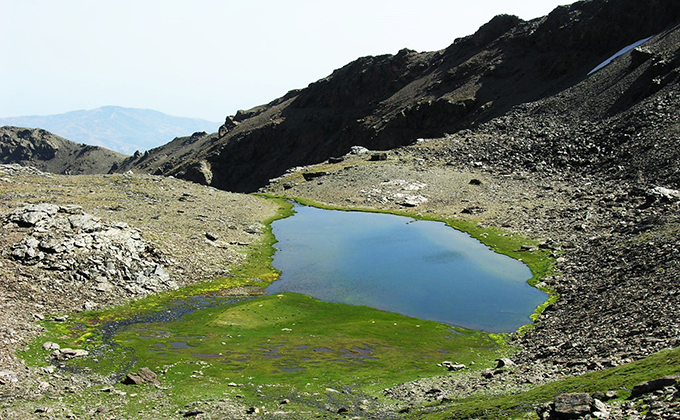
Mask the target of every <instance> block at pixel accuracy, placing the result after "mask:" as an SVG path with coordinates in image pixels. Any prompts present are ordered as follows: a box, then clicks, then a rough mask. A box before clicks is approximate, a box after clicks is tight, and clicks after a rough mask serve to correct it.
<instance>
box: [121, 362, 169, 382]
mask: <svg viewBox="0 0 680 420" xmlns="http://www.w3.org/2000/svg"><path fill="white" fill-rule="evenodd" d="M122 382H123V383H124V384H126V385H144V384H150V385H156V386H160V385H161V381H160V379H158V375H156V374H155V373H154V372H153V371H152V370H151V369H149V368H146V367H144V368H141V369H140V370H139V372H137V373H133V372H130V373H128V374H127V375H126V376H125V379H123V381H122Z"/></svg>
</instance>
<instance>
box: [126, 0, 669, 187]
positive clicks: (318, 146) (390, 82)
mask: <svg viewBox="0 0 680 420" xmlns="http://www.w3.org/2000/svg"><path fill="white" fill-rule="evenodd" d="M679 18H680V12H679V11H678V8H677V4H676V3H675V2H674V1H672V0H654V1H651V2H644V3H641V2H635V1H632V0H621V1H606V0H589V1H581V2H577V3H575V4H573V5H571V6H564V7H559V8H557V9H555V11H553V12H552V13H550V14H549V15H548V16H546V17H544V18H540V19H535V20H532V21H528V22H525V21H522V20H520V19H518V18H516V17H513V16H497V17H496V18H494V19H492V20H491V21H490V22H489V23H487V24H486V25H484V26H482V27H481V28H480V29H479V30H478V31H477V32H476V33H475V34H474V35H471V36H468V37H465V38H462V39H458V40H456V41H455V42H454V43H453V44H452V45H451V46H450V47H448V48H447V49H445V50H442V51H437V52H428V53H416V52H414V51H408V50H402V51H400V52H399V53H398V54H396V55H385V56H379V57H363V58H360V59H358V60H356V61H354V62H352V63H350V64H348V65H347V66H345V67H343V68H341V69H338V70H336V71H335V72H333V74H331V75H330V76H328V77H327V78H325V79H322V80H319V81H317V82H315V83H312V84H310V85H309V86H308V87H307V88H305V89H302V90H297V91H291V92H289V93H288V94H287V95H285V96H284V97H282V98H279V99H277V100H275V101H272V102H271V103H269V104H267V105H263V106H261V107H257V108H254V109H251V110H248V111H239V112H238V113H237V114H236V115H235V116H230V117H227V119H226V121H225V124H224V125H223V126H222V127H221V128H220V131H219V133H215V134H212V135H195V136H191V137H186V138H181V139H176V140H175V141H173V142H171V143H170V144H168V145H166V146H163V147H161V148H157V149H153V150H150V151H149V152H148V153H146V154H144V155H143V156H138V157H136V158H131V159H129V160H128V161H127V162H126V163H125V165H123V166H122V167H121V170H128V169H132V168H134V169H136V170H143V171H147V172H152V173H156V174H171V175H174V176H178V177H182V178H185V179H189V180H192V181H197V182H201V183H204V184H208V185H213V186H216V187H218V188H223V189H228V190H232V191H253V190H255V189H257V188H258V187H260V186H262V185H264V184H265V183H266V182H267V180H268V179H270V178H274V177H276V176H279V175H281V174H282V173H283V172H284V171H285V170H286V169H288V168H290V167H294V166H298V165H306V164H310V163H318V162H321V161H323V160H325V159H327V158H328V157H331V156H340V155H343V154H345V153H347V152H348V151H349V149H350V147H351V146H353V145H361V146H365V147H368V148H370V149H388V148H393V147H397V146H400V145H405V144H408V143H410V142H412V141H414V140H415V139H417V138H419V137H435V136H441V135H443V134H445V133H455V132H457V131H459V130H461V129H466V128H467V129H476V127H477V126H478V125H479V124H481V123H484V122H486V121H489V120H490V119H492V118H494V117H499V116H503V115H512V112H511V109H512V107H513V106H516V105H520V104H528V103H532V102H535V101H538V100H541V99H546V98H553V100H554V102H555V103H562V102H565V101H563V99H562V98H561V96H560V95H561V92H564V91H565V90H566V89H569V88H573V87H574V86H577V85H579V84H582V83H583V82H585V83H588V80H590V79H593V80H596V82H593V83H594V84H593V85H591V87H590V88H591V91H592V92H596V93H599V94H600V95H598V96H599V97H600V98H602V97H604V98H603V101H600V102H599V103H594V101H592V100H587V99H589V98H576V99H577V101H572V102H569V103H566V102H565V103H564V105H561V106H559V107H556V108H555V109H548V110H538V111H537V110H535V109H533V111H532V118H533V120H535V121H536V122H537V123H538V124H540V121H542V120H543V116H542V115H541V114H543V113H547V114H551V115H557V116H558V117H563V118H569V119H570V120H571V122H572V123H573V124H569V127H572V126H573V127H574V128H576V127H579V124H578V123H577V121H578V118H579V116H580V115H581V114H582V113H583V112H586V111H591V110H593V109H594V111H595V112H599V113H600V114H601V113H603V112H604V113H605V114H607V113H609V114H607V115H611V113H617V112H622V111H624V110H627V109H630V108H631V107H632V106H634V105H635V104H636V103H638V102H639V101H640V99H642V98H643V97H644V96H645V95H649V94H650V92H651V90H650V89H648V88H650V86H649V85H647V86H646V85H645V81H653V80H656V79H659V80H661V82H660V84H659V83H656V82H655V84H656V85H657V86H658V87H659V88H661V87H663V86H668V85H675V83H676V82H675V80H674V76H672V75H671V76H669V77H666V75H667V74H671V73H673V72H674V69H675V68H676V67H677V66H676V63H675V62H674V61H673V59H672V57H670V58H671V59H670V60H669V59H667V58H668V57H662V56H664V55H666V54H668V55H670V56H672V55H673V49H672V48H671V50H663V53H661V52H660V51H657V52H653V54H652V55H646V53H642V54H637V55H636V56H635V57H636V58H635V60H634V61H635V63H634V65H631V66H628V67H626V68H620V69H619V71H618V73H617V74H614V73H611V71H602V72H598V74H596V76H595V77H588V73H589V71H591V70H592V69H593V68H595V67H596V66H597V65H598V64H599V63H601V62H602V61H603V60H605V59H606V58H607V57H609V56H610V55H612V54H613V53H614V52H616V51H617V50H619V49H620V48H622V47H625V46H626V45H629V44H631V43H633V42H636V41H638V40H640V39H643V38H647V37H649V36H653V35H657V37H656V38H655V39H656V40H657V42H661V40H662V39H663V37H664V35H663V34H662V33H663V32H664V31H665V30H667V29H669V28H671V27H672V26H673V25H674V24H675V23H677V22H678V19H679ZM659 34H661V35H659ZM654 54H656V55H654ZM659 54H661V55H659ZM630 55H632V54H629V56H630ZM653 56H654V57H656V58H654V59H653V58H652V57H653ZM645 57H646V58H645ZM659 60H661V61H659ZM673 74H674V73H673ZM602 75H606V76H602ZM640 77H643V79H640V80H638V79H639V78H640ZM621 79H625V80H627V81H629V83H628V84H627V86H628V87H630V90H625V91H620V90H616V91H612V90H610V89H611V85H612V83H613V84H617V82H619V81H620V80H621ZM636 81H637V82H636ZM652 90H653V89H652ZM583 93H584V94H588V91H583ZM588 96H590V95H588ZM607 98H608V99H607ZM607 101H610V103H607ZM584 102H585V103H584ZM558 109H559V111H558ZM593 116H594V114H593ZM669 127H671V125H669ZM584 128H585V127H584ZM503 144H504V143H503V142H500V141H499V142H498V143H496V142H494V143H493V144H492V145H491V146H492V147H502V146H503ZM579 152H580V151H579ZM586 152H587V150H586ZM579 154H580V153H579ZM532 160H533V159H532Z"/></svg>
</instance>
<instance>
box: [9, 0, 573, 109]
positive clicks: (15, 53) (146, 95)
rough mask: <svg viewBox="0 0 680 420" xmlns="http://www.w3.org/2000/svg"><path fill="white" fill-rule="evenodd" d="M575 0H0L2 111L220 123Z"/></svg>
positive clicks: (546, 12)
mask: <svg viewBox="0 0 680 420" xmlns="http://www.w3.org/2000/svg"><path fill="white" fill-rule="evenodd" d="M569 3H571V1H570V0H515V1H502V0H448V1H446V0H419V1H414V0H409V1H405V0H390V1H386V0H343V1H334V2H327V1H323V2H322V1H311V0H288V1H281V0H278V1H275V0H249V1H244V0H239V1H231V0H222V1H218V0H193V1H186V0H182V1H179V0H116V1H106V2H103V1H92V0H59V1H54V0H0V15H1V16H2V17H3V24H2V25H0V117H14V116H23V115H48V114H57V113H63V112H67V111H72V110H77V109H92V108H97V107H99V106H103V105H118V106H126V107H134V108H150V109H155V110H158V111H161V112H165V113H168V114H171V115H177V116H184V117H198V118H204V119H208V120H212V121H221V120H223V119H224V117H225V116H227V115H231V114H234V113H235V112H236V111H237V110H238V109H248V108H251V107H253V106H255V105H259V104H263V103H266V102H269V101H270V100H273V99H275V98H277V97H279V96H282V95H283V94H285V93H286V92H287V91H289V90H291V89H296V88H303V87H306V86H307V85H308V84H309V83H311V82H314V81H316V80H318V79H320V78H323V77H325V76H327V75H329V74H330V73H331V72H332V71H333V70H334V69H337V68H339V67H342V66H343V65H345V64H347V63H349V62H350V61H353V60H355V59H356V58H358V57H361V56H366V55H379V54H395V53H397V52H398V51H399V50H400V49H402V48H410V49H414V50H417V51H434V50H439V49H442V48H446V47H447V46H448V45H450V44H451V43H452V42H453V40H454V39H455V38H458V37H461V36H465V35H469V34H471V33H474V32H475V31H476V30H477V28H479V26H481V25H482V24H484V23H486V22H487V21H489V20H490V19H491V18H492V17H493V16H495V15H497V14H501V13H508V14H515V15H518V16H519V17H521V18H523V19H527V20H528V19H533V18H535V17H539V16H543V15H546V14H548V13H549V12H550V11H551V10H552V9H554V8H555V7H556V6H557V5H560V4H569Z"/></svg>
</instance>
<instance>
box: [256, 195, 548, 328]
mask: <svg viewBox="0 0 680 420" xmlns="http://www.w3.org/2000/svg"><path fill="white" fill-rule="evenodd" d="M295 210H296V212H297V213H296V214H295V215H294V216H292V217H288V218H286V219H281V220H277V221H275V222H274V223H273V224H272V228H273V232H274V235H276V238H277V239H278V241H279V242H278V243H277V244H276V248H277V251H276V253H275V255H274V262H273V266H274V267H275V268H277V269H279V270H281V271H282V275H281V278H280V280H278V281H275V282H274V283H273V284H272V285H271V286H269V288H267V291H268V292H269V293H281V292H297V293H304V294H306V295H310V296H313V297H315V298H317V299H321V300H324V301H329V302H340V303H346V304H351V305H366V306H370V307H374V308H378V309H382V310H386V311H391V312H398V313H401V314H404V315H408V316H413V317H416V318H421V319H427V320H434V321H439V322H443V323H447V324H451V325H457V326H462V327H466V328H472V329H476V330H483V331H491V332H510V331H514V330H516V329H517V328H518V327H520V326H522V325H524V324H527V323H529V322H531V320H530V318H529V315H530V314H531V313H532V312H533V311H534V309H535V308H536V307H537V306H538V305H540V304H541V303H543V302H544V301H545V300H546V299H547V295H546V294H545V293H543V292H541V291H540V290H538V289H535V288H533V287H531V286H529V285H528V284H527V283H526V281H527V280H528V279H529V278H530V277H531V271H530V270H529V268H528V267H527V266H526V265H524V264H523V263H521V262H520V261H517V260H514V259H512V258H510V257H507V256H504V255H501V254H497V253H495V252H493V251H491V250H490V249H489V248H488V247H486V246H485V245H483V244H481V243H480V242H478V241H477V240H475V239H473V238H471V237H470V236H468V235H467V234H465V233H462V232H459V231H457V230H454V229H452V228H450V227H448V226H446V225H445V224H444V223H440V222H430V221H415V220H413V219H410V218H407V217H402V216H394V215H389V214H376V213H362V212H343V211H331V210H321V209H317V208H314V207H304V206H296V207H295Z"/></svg>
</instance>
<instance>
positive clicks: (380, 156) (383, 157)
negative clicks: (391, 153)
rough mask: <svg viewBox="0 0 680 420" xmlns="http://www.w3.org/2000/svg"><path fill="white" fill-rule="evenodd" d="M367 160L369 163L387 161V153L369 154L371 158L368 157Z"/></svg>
mask: <svg viewBox="0 0 680 420" xmlns="http://www.w3.org/2000/svg"><path fill="white" fill-rule="evenodd" d="M369 160H371V161H381V160H387V153H385V152H379V153H373V154H371V157H370V159H369Z"/></svg>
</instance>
